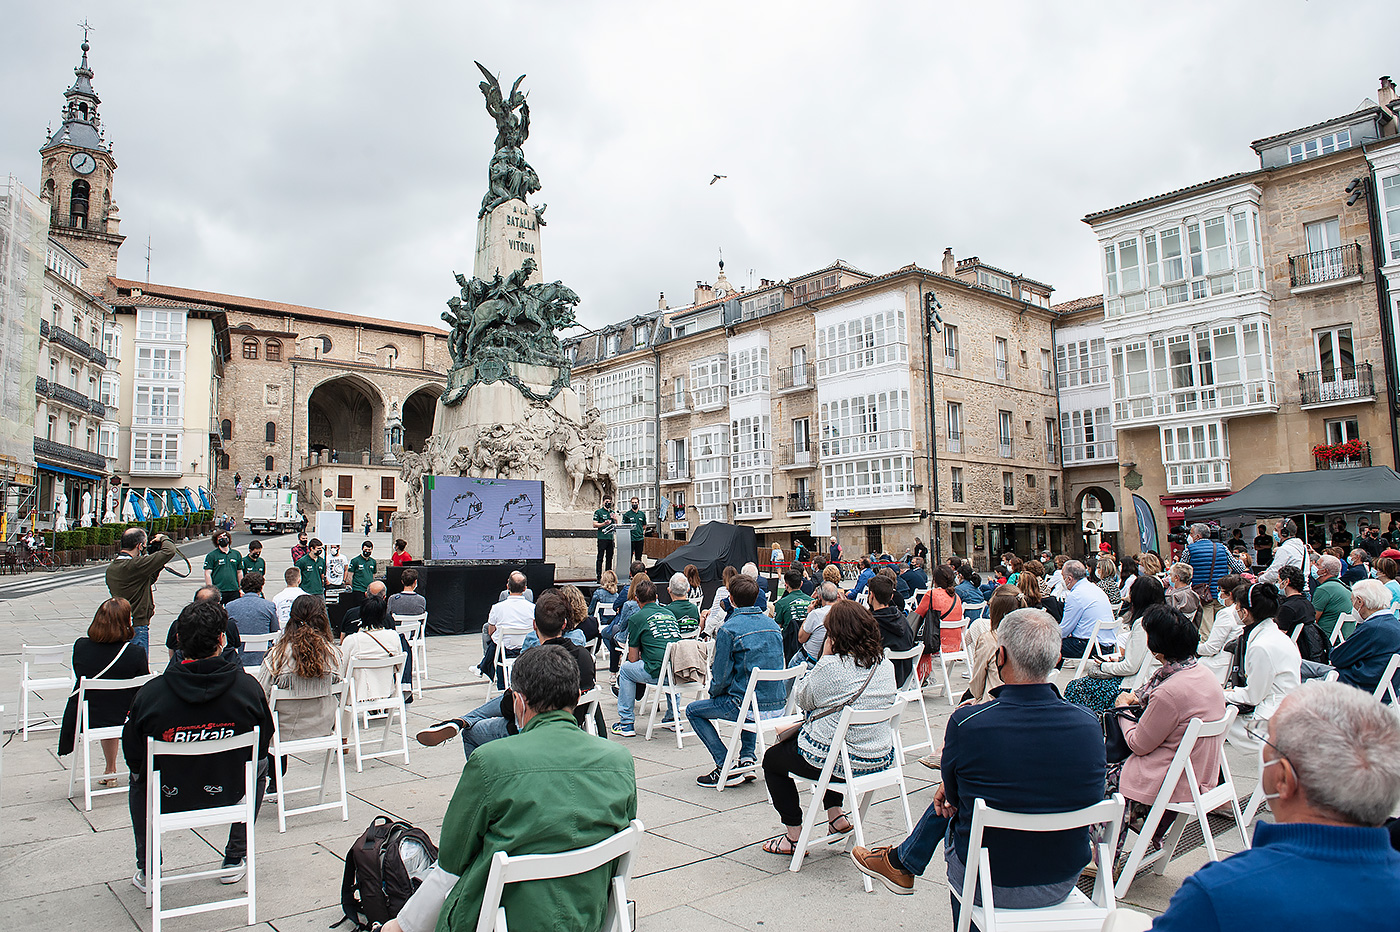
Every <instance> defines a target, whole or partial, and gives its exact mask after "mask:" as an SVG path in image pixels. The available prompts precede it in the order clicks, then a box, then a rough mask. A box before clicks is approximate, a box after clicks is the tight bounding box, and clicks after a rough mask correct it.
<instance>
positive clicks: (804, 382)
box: [778, 362, 817, 392]
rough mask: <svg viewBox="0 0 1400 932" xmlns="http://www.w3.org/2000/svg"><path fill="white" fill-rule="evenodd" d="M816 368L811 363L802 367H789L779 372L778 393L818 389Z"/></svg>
mask: <svg viewBox="0 0 1400 932" xmlns="http://www.w3.org/2000/svg"><path fill="white" fill-rule="evenodd" d="M815 373H816V367H815V366H813V365H812V364H811V363H810V362H809V363H805V364H803V365H801V366H788V367H786V368H783V369H779V370H778V391H780V392H787V391H801V390H803V389H808V388H816V387H817V382H816V378H815Z"/></svg>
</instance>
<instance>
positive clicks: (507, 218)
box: [472, 198, 544, 281]
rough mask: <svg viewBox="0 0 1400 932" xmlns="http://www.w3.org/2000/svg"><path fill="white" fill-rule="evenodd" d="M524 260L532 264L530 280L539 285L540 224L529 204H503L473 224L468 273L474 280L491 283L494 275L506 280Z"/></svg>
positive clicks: (540, 266) (541, 276) (510, 202)
mask: <svg viewBox="0 0 1400 932" xmlns="http://www.w3.org/2000/svg"><path fill="white" fill-rule="evenodd" d="M526 259H534V260H535V272H534V274H533V275H532V276H531V278H533V279H534V280H535V281H542V280H543V275H544V272H543V271H542V269H543V266H544V263H543V262H542V261H541V254H540V224H539V220H538V219H537V218H536V216H535V209H534V208H533V207H531V206H530V205H529V204H527V203H525V202H524V201H522V200H519V199H518V198H517V199H515V200H510V201H506V202H505V203H504V204H501V205H500V206H498V207H496V209H494V210H492V211H491V212H490V213H489V214H487V215H486V216H484V217H482V218H481V219H480V220H478V221H477V222H476V265H475V266H474V267H473V270H472V273H473V275H475V276H476V277H477V278H479V279H481V280H482V281H491V280H492V279H493V278H495V277H496V273H497V272H500V273H501V275H502V277H504V276H507V275H509V274H510V273H511V272H514V271H515V270H516V269H518V268H520V266H521V265H523V264H524V263H525V260H526Z"/></svg>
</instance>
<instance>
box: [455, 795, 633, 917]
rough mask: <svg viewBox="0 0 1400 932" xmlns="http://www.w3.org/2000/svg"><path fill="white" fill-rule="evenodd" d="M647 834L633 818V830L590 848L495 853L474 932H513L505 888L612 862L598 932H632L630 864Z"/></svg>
mask: <svg viewBox="0 0 1400 932" xmlns="http://www.w3.org/2000/svg"><path fill="white" fill-rule="evenodd" d="M645 833H646V828H645V827H644V826H643V825H642V822H641V820H640V819H633V820H632V824H631V825H629V826H628V827H627V828H625V829H623V830H622V831H620V832H618V833H617V834H616V835H614V836H612V837H611V838H605V839H603V840H602V841H600V842H598V843H597V844H596V845H589V846H588V847H587V848H578V849H576V850H574V851H563V852H560V853H559V854H517V855H509V854H506V853H505V852H504V851H497V852H496V853H495V854H494V855H492V857H491V871H490V873H488V874H487V875H486V890H485V892H484V893H483V894H482V898H481V912H480V913H478V914H477V919H476V932H509V929H510V926H509V924H508V922H507V916H506V908H505V907H504V906H502V905H501V895H502V894H503V893H504V892H505V887H506V884H508V883H523V882H525V881H529V880H553V879H556V878H559V877H573V876H575V875H576V874H582V873H585V872H587V871H591V870H593V869H594V868H596V867H601V866H602V865H604V864H607V863H608V862H609V861H616V862H617V863H616V864H615V865H614V866H613V872H612V878H611V879H610V880H609V881H608V905H607V907H606V909H605V910H604V912H603V925H602V928H601V929H600V930H599V932H632V919H631V916H630V913H629V908H628V905H627V885H628V883H629V882H630V881H631V879H632V862H633V860H634V859H635V857H636V854H637V846H638V845H640V844H641V842H642V836H643V835H644V834H645Z"/></svg>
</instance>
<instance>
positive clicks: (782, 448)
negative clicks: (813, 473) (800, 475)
mask: <svg viewBox="0 0 1400 932" xmlns="http://www.w3.org/2000/svg"><path fill="white" fill-rule="evenodd" d="M815 465H817V448H816V444H811V443H809V444H808V445H807V446H806V447H805V448H800V447H798V446H797V444H794V443H780V444H778V466H779V467H782V468H787V469H810V468H811V467H813V466H815Z"/></svg>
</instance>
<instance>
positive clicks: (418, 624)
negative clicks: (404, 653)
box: [394, 612, 428, 699]
mask: <svg viewBox="0 0 1400 932" xmlns="http://www.w3.org/2000/svg"><path fill="white" fill-rule="evenodd" d="M394 625H395V627H397V628H398V632H399V634H402V635H403V638H404V640H405V641H407V642H408V652H409V656H411V657H412V658H413V674H412V677H411V682H412V687H411V688H412V690H413V698H415V699H421V698H423V686H424V684H426V683H427V682H428V613H427V612H423V613H422V614H421V615H396V616H394Z"/></svg>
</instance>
